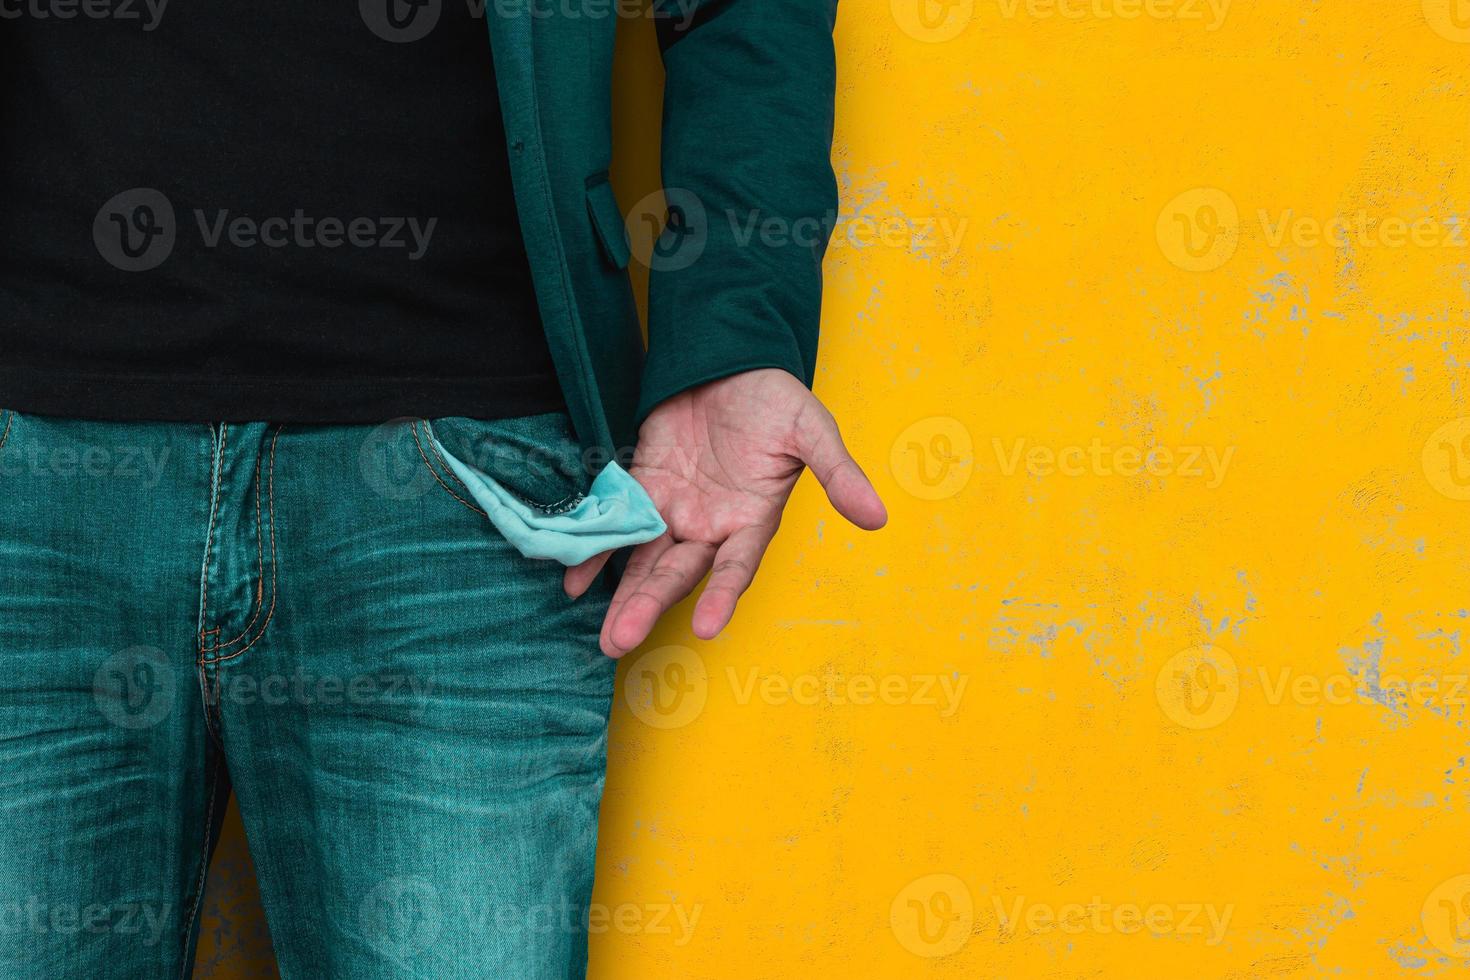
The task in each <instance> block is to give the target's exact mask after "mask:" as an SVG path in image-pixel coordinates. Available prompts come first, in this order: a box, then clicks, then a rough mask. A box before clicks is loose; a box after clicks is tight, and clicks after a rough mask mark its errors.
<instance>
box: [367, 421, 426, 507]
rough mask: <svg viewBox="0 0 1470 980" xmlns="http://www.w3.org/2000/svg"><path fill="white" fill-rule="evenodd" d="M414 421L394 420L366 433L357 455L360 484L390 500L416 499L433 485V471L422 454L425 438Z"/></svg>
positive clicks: (424, 448) (424, 449)
mask: <svg viewBox="0 0 1470 980" xmlns="http://www.w3.org/2000/svg"><path fill="white" fill-rule="evenodd" d="M417 425H418V420H416V419H394V420H393V421H391V422H384V423H383V424H382V425H380V426H377V427H376V428H374V429H373V430H372V431H371V432H369V433H368V435H367V438H365V439H364V440H363V441H362V448H361V449H360V450H358V453H357V467H358V470H359V472H361V473H362V479H363V482H364V483H366V484H367V485H368V486H369V487H370V488H371V489H372V491H373V492H374V493H376V494H378V495H379V496H381V497H386V498H387V499H389V500H417V499H418V498H419V497H422V496H423V495H424V494H426V493H428V492H429V490H430V489H431V488H432V487H433V486H434V483H435V482H436V481H435V479H434V474H433V472H432V471H431V470H430V469H429V465H428V462H427V461H426V460H425V459H424V457H423V453H424V452H425V451H427V448H426V447H425V446H424V439H425V436H424V435H422V434H420V433H418V432H417V430H416V429H415V428H414V427H415V426H417Z"/></svg>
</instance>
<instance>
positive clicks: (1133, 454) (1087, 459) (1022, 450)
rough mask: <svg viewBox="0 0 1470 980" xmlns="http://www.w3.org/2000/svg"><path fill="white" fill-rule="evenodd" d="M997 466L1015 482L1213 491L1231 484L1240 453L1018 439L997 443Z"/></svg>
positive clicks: (1230, 449)
mask: <svg viewBox="0 0 1470 980" xmlns="http://www.w3.org/2000/svg"><path fill="white" fill-rule="evenodd" d="M990 445H991V449H992V451H993V452H994V453H995V461H996V464H997V466H998V467H999V469H1000V472H1001V473H1002V474H1003V475H1004V476H1008V477H1009V476H1015V475H1016V474H1017V473H1018V472H1021V471H1022V470H1024V471H1025V472H1026V473H1027V474H1029V475H1030V476H1033V477H1037V478H1046V477H1051V476H1065V477H1082V476H1098V477H1113V476H1121V477H1125V478H1127V477H1138V476H1145V475H1147V476H1152V477H1156V478H1158V479H1164V478H1166V477H1177V478H1180V479H1190V480H1203V481H1204V485H1205V487H1206V488H1207V489H1209V490H1214V489H1216V488H1217V487H1219V486H1220V484H1222V483H1224V482H1225V474H1226V473H1227V472H1228V471H1229V469H1230V461H1231V460H1232V459H1234V458H1235V447H1234V446H1227V447H1226V448H1225V450H1224V451H1223V452H1221V451H1220V450H1219V449H1217V448H1216V447H1215V446H1199V445H1196V446H1136V445H1121V446H1113V445H1109V444H1107V443H1105V442H1103V441H1102V440H1101V439H1098V438H1093V439H1092V440H1091V441H1090V442H1088V444H1087V445H1085V446H1084V445H1071V446H1061V447H1055V446H1043V445H1032V444H1031V443H1030V442H1028V441H1027V440H1026V439H1015V440H1013V441H1012V442H1011V444H1010V445H1009V446H1007V445H1006V444H1005V443H1004V442H1003V441H1002V440H1000V439H998V438H997V439H991V440H990Z"/></svg>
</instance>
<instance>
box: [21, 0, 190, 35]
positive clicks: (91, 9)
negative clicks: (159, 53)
mask: <svg viewBox="0 0 1470 980" xmlns="http://www.w3.org/2000/svg"><path fill="white" fill-rule="evenodd" d="M169 3H170V0H85V2H81V3H79V2H78V0H0V21H4V20H20V19H21V18H23V17H28V18H30V19H32V20H76V19H77V18H78V17H85V18H86V19H88V20H114V21H118V22H120V23H127V22H130V21H135V22H137V23H138V24H140V25H142V28H143V33H145V34H150V33H152V32H153V31H155V30H157V29H158V25H159V24H160V23H162V21H163V13H164V11H165V10H166V9H167V8H168V5H169Z"/></svg>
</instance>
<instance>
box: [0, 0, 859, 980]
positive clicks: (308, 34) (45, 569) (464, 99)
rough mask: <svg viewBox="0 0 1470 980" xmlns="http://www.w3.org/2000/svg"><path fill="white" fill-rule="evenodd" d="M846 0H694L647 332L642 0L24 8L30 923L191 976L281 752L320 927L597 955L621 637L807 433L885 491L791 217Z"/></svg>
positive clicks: (782, 480)
mask: <svg viewBox="0 0 1470 980" xmlns="http://www.w3.org/2000/svg"><path fill="white" fill-rule="evenodd" d="M834 8H835V0H808V2H803V3H797V4H789V3H779V4H778V3H776V2H774V0H706V2H694V0H689V2H686V3H685V4H684V5H683V6H682V7H678V6H675V5H674V4H673V3H669V4H667V5H664V4H662V3H661V4H659V5H658V7H657V10H656V13H657V14H658V16H657V21H656V23H657V28H658V34H659V41H660V46H661V48H662V51H663V59H664V64H665V69H666V73H667V94H666V97H665V106H664V132H663V145H662V158H663V172H664V181H665V184H666V186H667V187H668V188H669V192H668V193H669V198H670V200H671V202H672V203H673V205H674V206H673V207H672V208H671V222H670V225H671V227H670V230H669V231H667V232H666V237H665V239H664V241H663V243H662V251H661V252H660V254H659V256H658V257H656V258H655V259H654V261H653V262H652V265H653V273H652V283H651V294H650V310H649V320H650V323H649V343H648V348H647V353H646V359H645V352H644V345H643V342H642V339H641V336H640V332H639V326H638V322H637V319H636V314H635V308H634V304H633V301H632V295H631V290H630V286H629V281H628V277H627V274H626V271H625V270H626V266H627V265H628V262H629V259H630V255H629V246H628V241H627V239H626V238H625V235H624V230H623V221H622V215H621V213H620V212H619V209H618V205H617V201H616V200H615V198H614V196H613V193H612V190H611V187H610V185H609V184H608V181H607V169H608V165H609V160H610V156H611V125H610V118H609V117H610V99H609V89H610V75H611V64H612V50H613V37H614V31H615V28H616V17H615V16H613V15H612V8H611V6H610V5H609V4H607V3H601V2H592V0H588V2H587V3H585V4H581V5H578V4H536V5H533V6H527V5H525V4H523V3H518V2H513V0H502V2H501V3H500V4H499V5H498V6H497V5H495V4H492V5H491V7H490V9H489V10H488V12H484V13H480V14H477V12H476V11H475V10H473V9H465V8H463V7H461V6H460V5H458V4H455V3H447V4H440V3H438V2H434V0H414V2H413V3H411V4H409V3H404V2H402V0H361V3H360V4H359V5H358V9H356V10H354V9H351V5H344V4H315V3H299V2H287V0H252V2H251V3H225V2H223V0H199V2H194V3H190V4H187V5H186V4H178V5H173V6H169V5H165V4H162V3H160V4H149V5H146V6H137V7H135V6H134V5H130V4H107V3H100V4H89V5H83V6H81V7H78V6H76V5H71V4H60V3H56V4H48V3H47V2H45V0H36V2H30V3H27V4H25V5H20V4H15V5H10V4H7V5H5V6H4V7H3V8H0V11H3V15H4V16H3V19H0V66H3V67H0V73H3V77H4V82H3V91H0V106H3V108H0V119H3V126H4V131H5V134H6V139H5V141H4V143H3V148H0V198H3V203H0V351H3V355H0V405H3V406H4V407H3V410H0V658H3V660H4V664H5V667H6V669H5V671H4V673H3V675H0V973H3V975H4V976H6V977H46V978H52V977H58V976H105V977H150V978H151V977H158V976H181V977H182V976H187V975H188V974H189V972H190V969H191V961H192V952H193V948H194V943H195V938H196V934H197V930H198V920H199V904H200V899H201V896H202V893H203V885H204V877H205V872H206V870H207V868H208V863H209V854H210V850H211V847H212V845H213V841H214V836H215V834H216V833H217V832H218V828H219V821H220V817H221V815H222V813H223V811H224V808H225V804H226V801H227V800H228V797H229V794H230V792H231V791H232V788H233V791H234V792H235V794H236V795H237V798H238V801H239V805H240V812H241V815H242V817H243V819H244V822H245V826H246V830H247V835H248V837H249V840H250V845H251V849H252V852H253V854H254V857H255V861H256V865H257V870H258V873H259V878H260V885H261V892H262V896H263V899H264V902H265V906H266V912H267V918H268V922H269V925H270V929H271V934H272V938H273V942H274V945H275V949H276V953H277V957H278V960H279V963H280V967H281V971H282V973H283V975H285V976H287V977H311V978H319V977H344V978H346V977H350V978H353V980H367V978H376V977H400V976H405V977H406V976H425V977H428V976H433V977H475V978H484V977H495V978H497V980H515V978H533V977H534V978H551V977H577V976H582V975H583V974H584V973H585V968H586V938H585V926H586V923H585V917H586V914H587V907H588V903H589V901H590V894H591V887H592V868H593V858H594V851H595V844H596V824H597V810H598V804H599V800H600V797H601V792H602V785H603V771H604V765H605V728H606V722H607V716H608V711H609V706H610V700H611V693H612V684H613V672H614V664H615V658H617V657H619V656H621V655H623V654H625V653H627V652H629V651H630V650H632V649H633V648H635V647H636V646H638V644H640V643H641V642H642V641H643V640H644V639H645V638H646V637H647V636H648V635H649V632H650V631H651V629H652V628H653V626H654V625H655V623H656V622H657V620H658V619H659V618H660V616H662V615H663V614H664V613H665V612H666V611H668V609H669V608H670V607H671V606H673V605H674V604H675V603H677V602H679V601H680V600H681V599H683V598H684V597H685V596H687V595H688V594H690V593H691V591H692V590H693V589H694V588H695V587H696V585H697V584H698V583H699V581H700V580H701V579H703V578H704V577H705V575H706V574H707V573H708V574H709V581H708V584H707V585H706V586H705V588H704V590H703V592H702V594H701V596H700V598H699V601H698V603H697V605H696V607H695V610H694V630H695V633H696V634H697V635H698V636H700V637H703V638H709V637H713V636H715V635H716V634H717V633H719V632H720V630H721V629H722V628H723V627H724V626H725V625H726V623H728V622H729V620H730V618H731V615H732V614H733V612H734V608H735V604H736V602H737V600H738V598H739V597H740V595H741V594H742V593H743V592H744V591H745V590H746V588H747V587H748V586H749V585H750V583H751V580H752V577H753V575H754V573H755V570H756V567H757V566H758V565H759V563H760V560H761V557H762V555H763V553H764V551H765V548H766V546H767V544H768V543H769V542H770V540H771V538H772V536H773V534H774V533H775V530H776V527H777V524H778V522H779V518H780V514H781V511H782V509H783V508H784V506H785V503H786V501H787V499H788V497H789V495H790V493H791V490H792V487H793V485H794V483H795V482H796V479H797V477H798V475H799V473H800V471H801V470H802V468H803V467H804V466H809V467H811V468H812V469H813V471H814V472H815V474H816V476H817V478H818V479H819V480H820V481H821V482H822V484H823V486H824V487H825V488H826V490H827V493H828V496H829V498H830V499H831V501H832V503H833V504H834V506H835V507H836V508H837V510H838V511H839V512H841V513H842V514H843V515H844V516H845V517H847V518H848V519H849V520H851V521H853V522H854V523H855V524H857V525H859V526H861V527H864V528H877V527H879V526H881V525H882V524H883V523H884V520H885V514H884V510H883V506H882V503H881V502H880V501H879V499H878V497H877V495H876V494H875V493H874V491H873V489H872V487H871V485H870V484H869V483H868V481H867V479H866V477H864V475H863V473H862V471H861V470H860V469H859V467H858V466H857V464H856V463H855V462H854V461H853V460H852V458H851V457H850V456H849V455H848V453H847V451H846V450H845V449H844V448H843V445H842V442H841V440H840V438H839V436H838V433H837V429H836V426H835V425H834V423H833V420H832V418H831V416H830V414H829V413H828V412H827V411H826V410H825V409H824V408H823V407H822V406H821V404H820V403H818V402H817V401H816V399H815V398H814V397H813V396H812V395H811V393H810V392H809V391H808V390H807V385H808V384H809V383H810V381H811V380H812V375H813V364H814V358H815V352H816V338H817V323H818V314H819V307H820V288H821V260H822V254H823V251H824V249H825V235H816V236H813V235H811V234H806V235H802V234H791V235H784V236H783V235H755V236H753V237H752V236H746V235H744V234H742V228H745V227H749V226H750V221H749V219H750V218H752V217H754V218H756V219H758V220H759V221H762V222H764V221H766V220H768V219H774V220H775V221H777V222H779V223H781V224H782V225H783V226H784V227H787V228H792V229H801V228H808V229H811V228H817V227H822V228H825V227H828V226H829V225H828V223H827V222H828V221H829V220H830V215H831V214H832V213H833V211H834V209H835V207H836V200H835V187H834V181H833V177H832V173H831V169H830V164H829V162H828V156H829V151H830V140H831V130H832V111H833V105H832V102H833V89H834V74H835V72H834V65H833V50H832V41H831V32H832V28H833V21H834V17H835V9H834ZM487 28H488V30H487ZM487 33H488V41H487V36H486V35H487ZM731 217H734V218H736V219H739V220H729V219H730V218H731ZM635 432H636V435H637V451H636V455H635V456H634V458H633V459H632V461H631V467H630V469H631V473H632V477H634V478H636V482H634V481H633V480H632V479H630V478H629V477H628V474H627V473H626V472H625V471H624V470H623V468H622V464H625V463H627V462H628V459H627V456H626V453H624V452H623V450H624V449H625V447H627V446H629V445H632V444H633V442H634V435H635ZM405 460H406V461H408V462H409V463H410V464H411V468H409V469H403V468H402V467H401V466H400V465H399V464H401V463H403V462H404V461H405ZM645 489H646V493H645ZM655 507H656V512H655ZM633 544H636V545H637V547H636V549H635V550H633V551H632V554H631V557H630V558H629V560H628V561H627V562H626V570H625V572H624V573H623V574H622V575H621V578H618V577H617V575H616V572H615V569H614V568H613V567H612V566H611V565H610V563H609V557H610V555H612V554H613V553H615V552H617V551H619V549H621V548H624V547H626V546H628V545H633ZM548 559H552V560H548ZM613 564H616V563H613ZM563 566H566V567H563ZM599 648H600V652H599ZM603 654H606V656H603Z"/></svg>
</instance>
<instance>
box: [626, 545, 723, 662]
mask: <svg viewBox="0 0 1470 980" xmlns="http://www.w3.org/2000/svg"><path fill="white" fill-rule="evenodd" d="M714 557H715V547H714V545H712V544H706V543H705V542H703V541H681V542H679V543H678V544H676V545H674V546H673V547H672V548H670V549H669V550H668V551H665V552H664V553H663V555H662V556H661V557H660V558H659V560H658V564H657V565H655V566H654V568H653V571H651V572H649V573H648V576H647V577H646V578H644V579H643V581H642V583H640V584H639V585H638V586H637V588H635V589H634V590H633V592H632V593H631V594H630V595H629V596H628V598H627V599H625V600H624V601H623V603H622V605H621V606H620V607H619V608H618V611H617V616H616V617H615V618H614V619H613V621H612V626H611V627H610V628H609V629H608V631H607V642H606V643H605V644H604V645H603V648H602V652H603V653H606V654H607V655H608V656H610V657H621V656H622V655H623V654H625V653H627V652H628V651H629V650H632V649H633V648H634V647H636V646H638V644H640V643H642V642H643V641H644V640H646V639H648V634H649V633H652V632H653V627H654V626H655V625H656V624H657V623H658V620H659V617H660V616H662V615H663V614H664V613H666V612H668V611H669V610H670V609H671V608H673V606H674V605H675V604H677V603H678V602H680V601H681V600H682V599H683V598H684V597H685V596H687V595H688V594H689V593H690V592H693V591H694V587H695V586H696V585H698V584H699V580H700V579H702V578H704V576H705V573H706V572H708V571H709V567H710V563H711V562H713V561H714Z"/></svg>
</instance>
